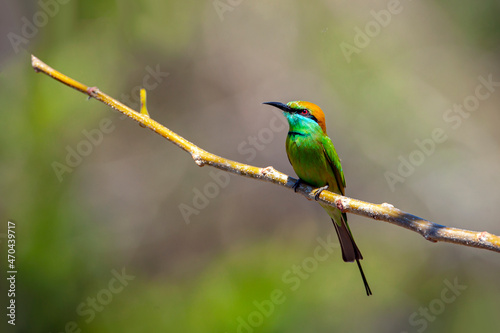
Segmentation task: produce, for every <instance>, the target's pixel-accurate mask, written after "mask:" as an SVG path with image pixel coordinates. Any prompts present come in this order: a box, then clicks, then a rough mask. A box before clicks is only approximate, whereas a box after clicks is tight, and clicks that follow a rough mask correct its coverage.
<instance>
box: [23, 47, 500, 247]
mask: <svg viewBox="0 0 500 333" xmlns="http://www.w3.org/2000/svg"><path fill="white" fill-rule="evenodd" d="M31 64H32V66H33V68H34V69H35V71H36V72H43V73H45V74H47V75H49V76H51V77H52V78H54V79H56V80H58V81H60V82H62V83H64V84H66V85H67V86H70V87H72V88H74V89H76V90H78V91H80V92H82V93H84V94H87V95H89V96H90V97H93V98H95V99H97V100H98V101H101V102H103V103H105V104H107V105H108V106H110V107H112V108H113V109H115V110H117V111H120V112H121V113H123V114H125V115H126V116H128V117H130V118H132V119H134V120H135V121H137V122H138V123H139V124H141V125H142V126H144V127H148V128H150V129H151V130H153V131H155V132H156V133H158V134H160V135H161V136H163V137H164V138H166V139H167V140H169V141H171V142H173V143H174V144H176V145H177V146H178V147H179V148H181V149H183V150H185V151H186V152H188V153H189V154H190V155H191V157H192V158H193V160H194V162H195V163H196V164H197V165H199V166H204V165H210V166H212V167H214V168H218V169H221V170H224V171H227V172H231V173H235V174H238V175H240V176H245V177H249V178H255V179H260V180H263V181H266V182H271V183H274V184H277V185H280V186H283V187H286V188H288V189H292V186H293V185H294V184H295V181H296V179H294V178H291V177H289V176H287V175H285V174H283V173H281V172H279V171H277V170H275V169H274V168H273V167H267V168H258V167H255V166H251V165H247V164H243V163H239V162H236V161H231V160H228V159H225V158H222V157H220V156H217V155H214V154H212V153H209V152H207V151H205V150H203V149H201V148H199V147H198V146H196V145H194V144H193V143H191V142H189V141H188V140H186V139H184V138H183V137H181V136H179V135H178V134H176V133H174V132H172V131H171V130H169V129H168V128H166V127H164V126H163V125H161V124H159V123H158V122H156V121H154V120H152V119H151V118H149V116H148V115H147V112H146V113H144V112H143V113H139V112H136V111H134V110H132V109H131V108H129V107H128V106H126V105H124V104H122V103H120V102H118V101H117V100H115V99H114V98H112V97H110V96H108V95H106V94H104V93H102V92H101V91H99V90H98V89H97V88H95V87H88V86H86V85H84V84H81V83H79V82H77V81H75V80H73V79H71V78H69V77H67V76H66V75H64V74H62V73H60V72H58V71H56V70H54V69H53V68H51V67H49V66H47V65H46V64H45V63H43V62H42V61H40V60H39V59H38V58H36V57H35V56H31ZM297 192H298V193H300V194H302V195H304V196H305V197H306V198H307V199H309V200H313V199H314V188H312V187H310V186H308V185H306V184H301V185H300V186H299V187H298V188H297ZM320 201H321V202H323V203H325V204H327V205H331V206H335V207H337V208H339V209H340V210H342V211H344V212H349V213H353V214H357V215H362V216H366V217H371V218H373V219H375V220H381V221H387V222H390V223H392V224H395V225H398V226H400V227H404V228H407V229H410V230H413V231H415V232H417V233H419V234H421V235H422V236H423V237H424V238H425V239H427V240H429V241H432V242H438V241H441V242H448V243H454V244H460V245H465V246H470V247H477V248H481V249H486V250H491V251H495V252H500V237H499V236H496V235H493V234H490V233H488V232H477V231H470V230H464V229H458V228H452V227H447V226H444V225H440V224H436V223H433V222H430V221H427V220H424V219H422V218H420V217H418V216H415V215H412V214H408V213H405V212H403V211H401V210H399V209H397V208H395V207H394V206H392V205H390V204H387V203H383V204H380V205H378V204H372V203H368V202H364V201H360V200H356V199H351V198H348V197H344V196H341V195H338V194H335V193H332V192H329V191H323V192H322V193H321V196H320Z"/></svg>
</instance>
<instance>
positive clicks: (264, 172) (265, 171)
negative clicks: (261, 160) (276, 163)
mask: <svg viewBox="0 0 500 333" xmlns="http://www.w3.org/2000/svg"><path fill="white" fill-rule="evenodd" d="M274 171H275V169H274V168H273V167H272V166H268V167H265V168H262V169H260V171H259V172H260V174H261V175H263V176H265V175H267V174H268V173H273V172H274Z"/></svg>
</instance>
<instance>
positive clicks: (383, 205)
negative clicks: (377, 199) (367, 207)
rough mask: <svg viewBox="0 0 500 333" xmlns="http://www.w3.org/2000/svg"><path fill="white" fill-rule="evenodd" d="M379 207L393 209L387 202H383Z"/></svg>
mask: <svg viewBox="0 0 500 333" xmlns="http://www.w3.org/2000/svg"><path fill="white" fill-rule="evenodd" d="M381 206H382V207H386V208H394V205H391V204H390V203H387V202H384V203H383V204H381Z"/></svg>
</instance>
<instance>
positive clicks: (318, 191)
mask: <svg viewBox="0 0 500 333" xmlns="http://www.w3.org/2000/svg"><path fill="white" fill-rule="evenodd" d="M328 187H329V186H328V185H325V186H323V187H320V188H318V189H317V190H316V193H315V194H314V200H316V201H318V200H319V196H320V195H321V192H323V191H324V190H328Z"/></svg>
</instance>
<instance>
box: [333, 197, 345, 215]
mask: <svg viewBox="0 0 500 333" xmlns="http://www.w3.org/2000/svg"><path fill="white" fill-rule="evenodd" d="M335 206H337V208H338V209H339V210H340V211H341V212H342V213H345V206H344V203H343V202H342V199H337V200H335Z"/></svg>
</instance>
